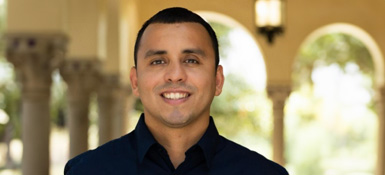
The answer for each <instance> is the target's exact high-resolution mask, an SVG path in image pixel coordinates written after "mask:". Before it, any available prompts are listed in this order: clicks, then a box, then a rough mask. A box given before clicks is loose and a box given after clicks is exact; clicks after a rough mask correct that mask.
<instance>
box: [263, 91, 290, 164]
mask: <svg viewBox="0 0 385 175" xmlns="http://www.w3.org/2000/svg"><path fill="white" fill-rule="evenodd" d="M290 92H291V88H290V86H289V85H270V86H268V87H267V93H268V95H269V98H270V99H271V101H272V102H273V117H274V122H273V125H274V126H273V128H274V129H273V160H274V161H275V162H277V163H279V164H281V165H284V164H285V158H284V148H285V140H284V116H285V114H284V108H285V101H286V99H287V97H288V96H289V95H290Z"/></svg>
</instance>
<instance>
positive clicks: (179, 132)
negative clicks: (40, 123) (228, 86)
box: [65, 8, 288, 175]
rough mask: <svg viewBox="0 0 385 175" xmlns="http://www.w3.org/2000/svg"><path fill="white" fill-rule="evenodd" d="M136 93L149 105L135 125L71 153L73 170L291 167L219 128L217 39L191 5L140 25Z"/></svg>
mask: <svg viewBox="0 0 385 175" xmlns="http://www.w3.org/2000/svg"><path fill="white" fill-rule="evenodd" d="M134 59H135V67H134V68H132V69H131V74H130V79H131V86H132V89H133V93H134V94H135V95H136V96H138V97H139V98H140V99H141V101H142V103H143V107H144V114H142V115H141V117H140V119H139V122H138V124H137V126H136V128H135V130H134V131H132V132H131V133H129V134H127V135H125V136H123V137H121V138H119V139H116V140H113V141H111V142H109V143H107V144H104V145H102V146H100V147H98V148H97V149H95V150H92V151H88V152H85V153H83V154H81V155H79V156H77V157H75V158H74V159H72V160H70V161H69V162H68V163H67V165H66V167H65V174H66V175H75V174H76V175H83V174H92V175H98V174H103V175H104V174H106V175H115V174H126V175H136V174H139V175H168V174H170V175H171V174H181V175H190V174H191V175H192V174H194V175H206V174H210V175H211V174H212V175H242V174H244V175H286V174H288V173H287V172H286V170H285V169H284V168H282V167H281V166H279V165H278V164H276V163H274V162H272V161H270V160H267V159H266V158H264V157H263V156H261V155H259V154H258V153H256V152H253V151H250V150H248V149H247V148H244V147H242V146H240V145H238V144H235V143H233V142H231V141H229V140H227V139H225V138H224V137H222V136H220V135H219V134H218V131H217V129H216V127H215V124H214V121H213V118H211V117H210V105H211V102H212V100H213V98H214V96H218V95H219V94H220V93H221V91H222V86H223V83H224V76H223V70H222V66H220V65H218V64H219V52H218V41H217V38H216V35H215V32H214V31H213V29H212V28H211V27H210V25H209V24H208V23H207V22H205V21H204V20H203V19H202V18H201V17H199V16H198V15H197V14H195V13H193V12H191V11H189V10H187V9H184V8H169V9H165V10H163V11H160V12H159V13H157V14H156V15H155V16H153V17H152V18H150V19H149V20H148V21H147V22H146V23H145V24H144V25H143V27H142V29H141V30H140V31H139V33H138V37H137V40H136V44H135V53H134Z"/></svg>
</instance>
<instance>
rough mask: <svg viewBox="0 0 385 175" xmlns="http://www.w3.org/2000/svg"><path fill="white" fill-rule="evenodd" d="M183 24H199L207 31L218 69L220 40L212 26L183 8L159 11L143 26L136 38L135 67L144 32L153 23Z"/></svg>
mask: <svg viewBox="0 0 385 175" xmlns="http://www.w3.org/2000/svg"><path fill="white" fill-rule="evenodd" d="M183 22H195V23H199V24H201V25H202V26H203V27H204V28H205V29H206V30H207V32H208V33H209V35H210V38H211V43H212V45H213V49H214V53H215V68H217V67H218V64H219V49H218V39H217V36H216V34H215V32H214V30H213V28H211V26H210V24H209V23H207V22H206V21H205V20H204V19H203V18H202V17H200V16H199V15H198V14H196V13H194V12H192V11H190V10H187V9H185V8H182V7H172V8H167V9H164V10H162V11H159V12H158V13H157V14H155V15H154V16H152V17H151V18H150V19H149V20H147V21H146V22H145V23H144V24H143V26H142V28H141V29H140V30H139V32H138V36H137V37H136V41H135V50H134V62H135V66H137V59H138V50H139V45H140V40H141V39H142V36H143V33H144V31H145V30H146V28H147V27H148V26H149V25H150V24H153V23H164V24H174V23H183Z"/></svg>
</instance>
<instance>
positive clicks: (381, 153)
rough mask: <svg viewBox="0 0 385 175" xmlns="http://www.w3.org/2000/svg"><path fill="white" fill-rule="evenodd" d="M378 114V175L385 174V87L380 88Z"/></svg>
mask: <svg viewBox="0 0 385 175" xmlns="http://www.w3.org/2000/svg"><path fill="white" fill-rule="evenodd" d="M376 102H377V113H378V144H377V146H378V147H377V168H376V175H384V174H385V87H382V88H379V89H378V93H377V96H376Z"/></svg>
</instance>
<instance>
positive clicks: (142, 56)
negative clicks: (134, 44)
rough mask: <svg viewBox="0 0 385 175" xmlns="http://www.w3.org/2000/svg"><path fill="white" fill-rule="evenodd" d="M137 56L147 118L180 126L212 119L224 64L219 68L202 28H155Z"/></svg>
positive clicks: (137, 82)
mask: <svg viewBox="0 0 385 175" xmlns="http://www.w3.org/2000/svg"><path fill="white" fill-rule="evenodd" d="M137 55H138V57H137V67H136V69H135V68H133V69H132V70H131V75H130V78H131V85H132V88H133V93H134V94H135V95H136V96H138V97H140V99H141V101H142V103H143V106H144V113H145V116H146V119H147V118H149V119H151V120H152V121H155V122H157V123H159V124H162V125H166V126H168V127H173V128H180V127H184V126H187V125H189V124H190V123H192V122H195V121H197V120H199V119H202V118H204V117H207V118H208V117H209V115H210V105H211V102H212V100H213V98H214V96H215V95H219V94H220V93H221V92H222V86H223V82H224V77H223V70H222V67H221V66H218V68H217V71H216V70H215V55H214V49H213V47H212V44H211V40H210V36H209V34H208V33H207V31H206V30H205V28H204V27H203V26H202V25H200V24H199V23H175V24H161V23H155V24H150V25H149V26H148V27H147V29H146V30H145V32H144V33H143V36H142V39H141V42H140V46H139V50H138V54H137Z"/></svg>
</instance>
